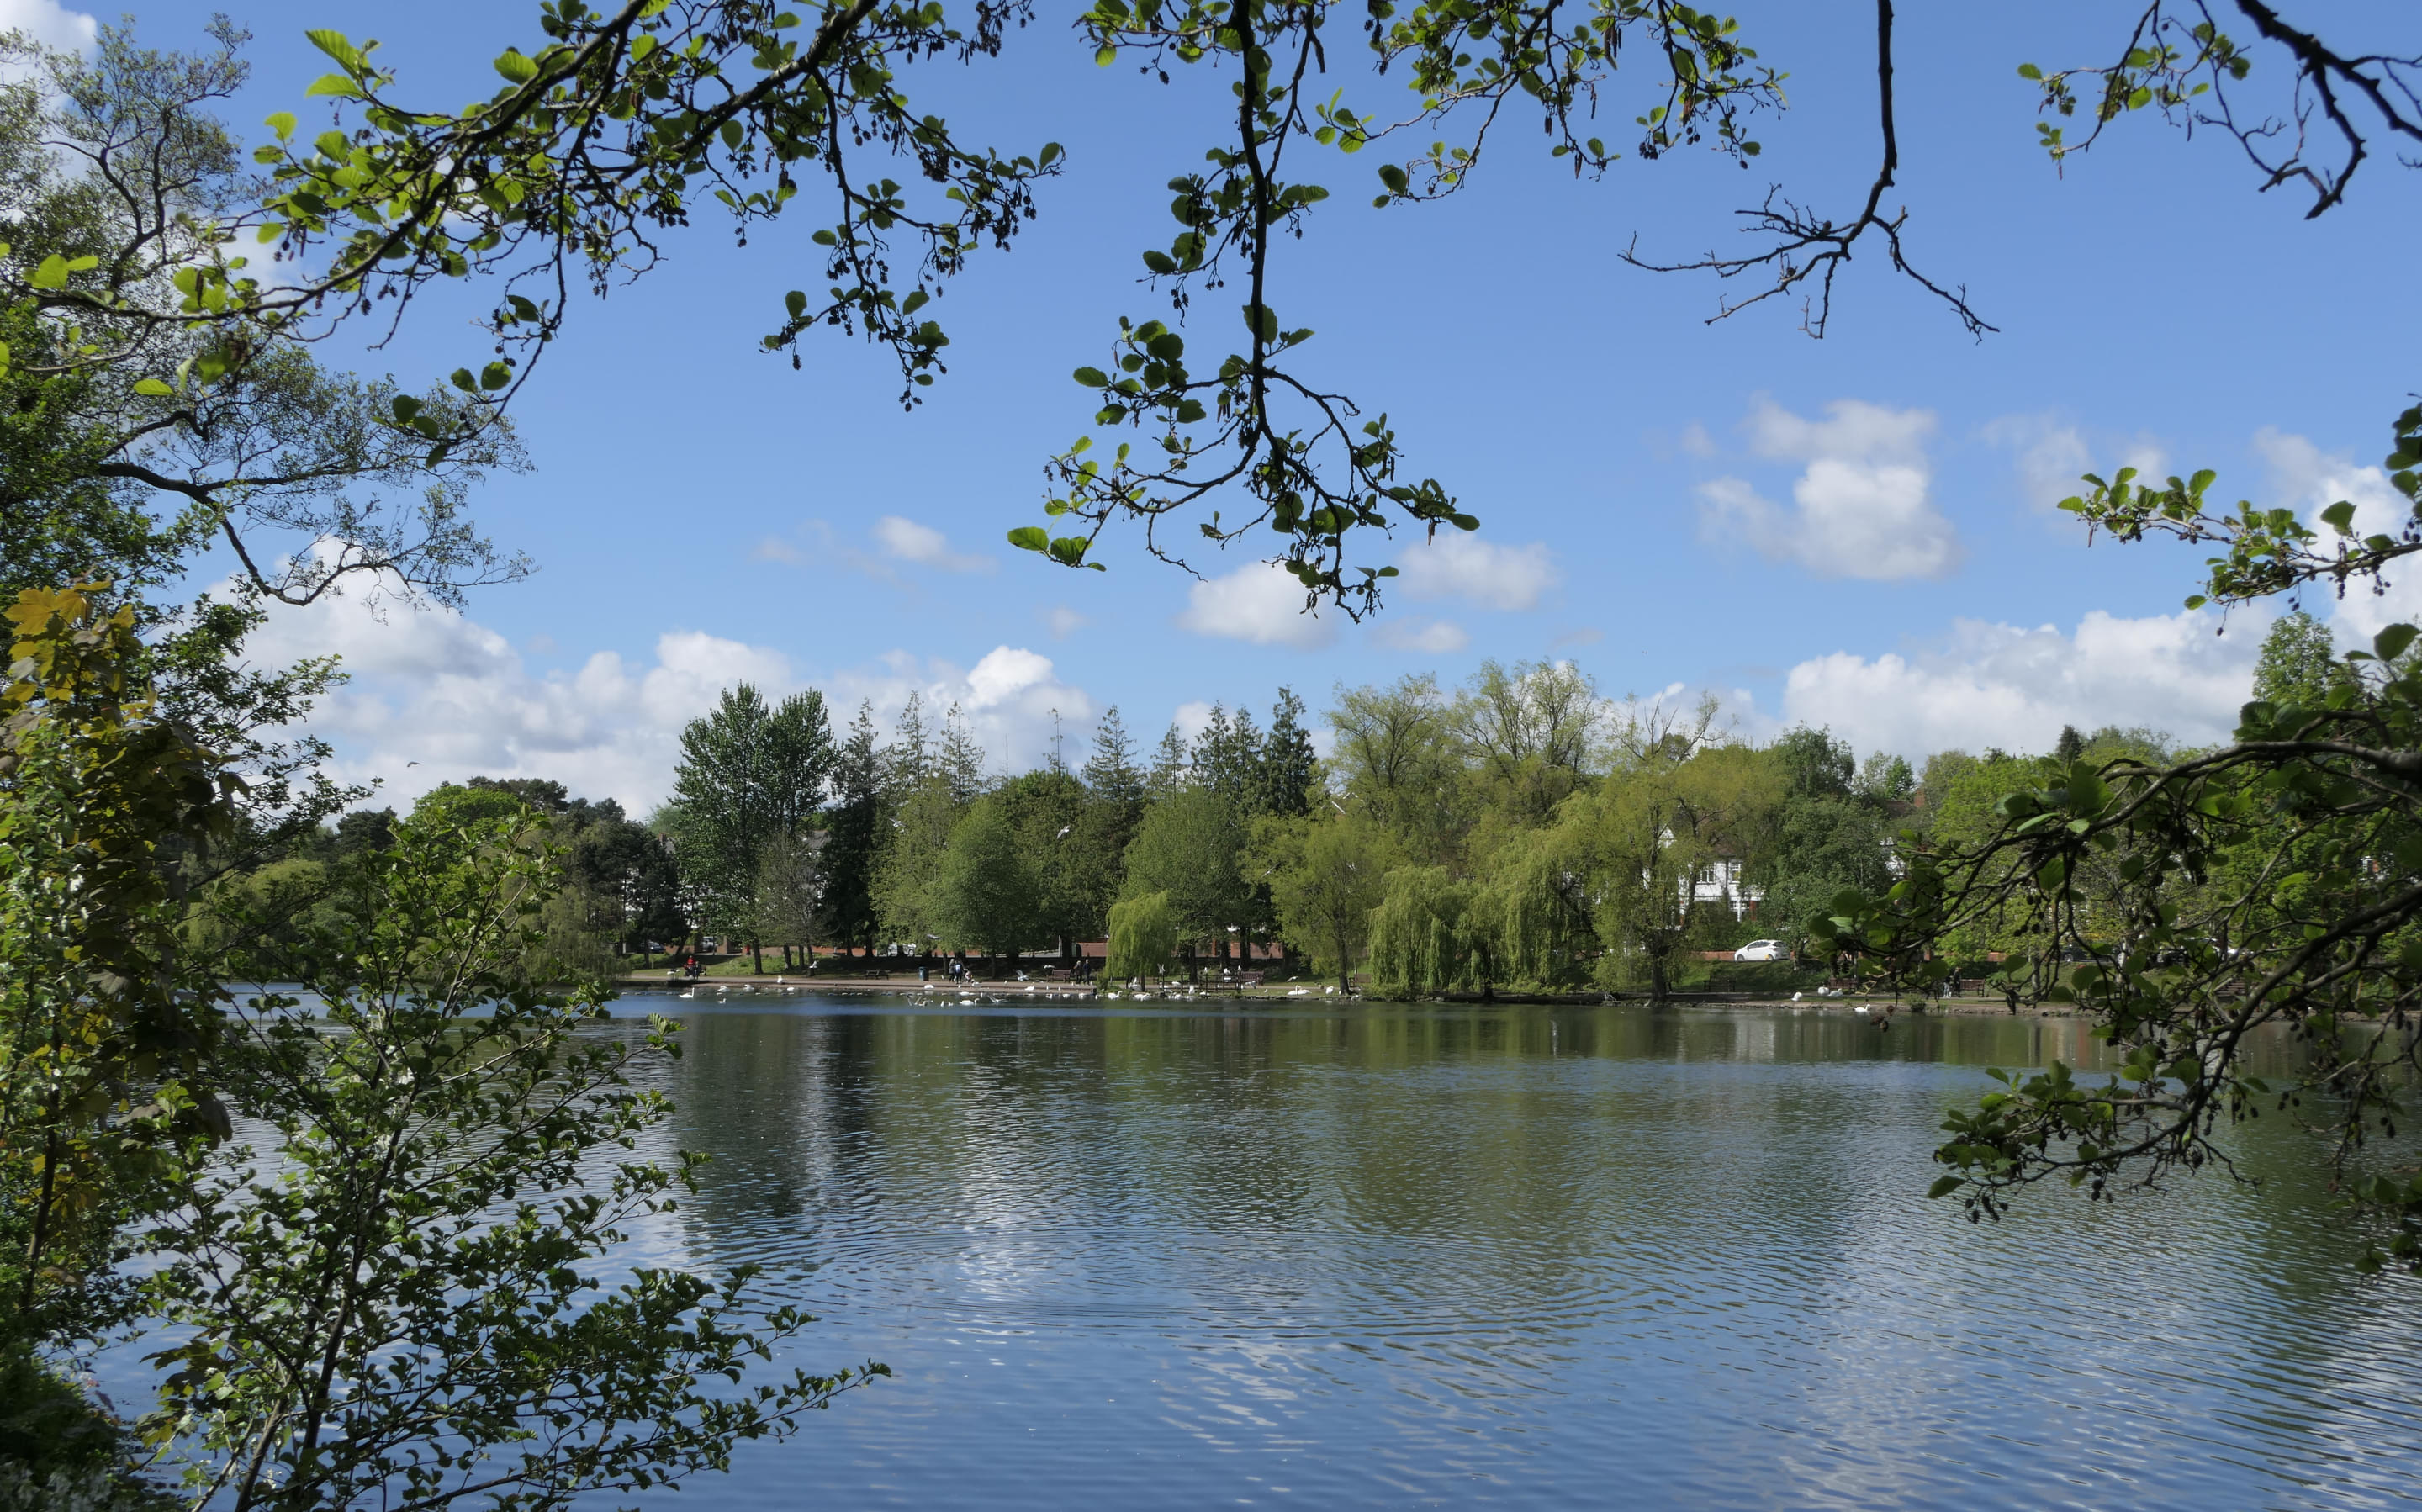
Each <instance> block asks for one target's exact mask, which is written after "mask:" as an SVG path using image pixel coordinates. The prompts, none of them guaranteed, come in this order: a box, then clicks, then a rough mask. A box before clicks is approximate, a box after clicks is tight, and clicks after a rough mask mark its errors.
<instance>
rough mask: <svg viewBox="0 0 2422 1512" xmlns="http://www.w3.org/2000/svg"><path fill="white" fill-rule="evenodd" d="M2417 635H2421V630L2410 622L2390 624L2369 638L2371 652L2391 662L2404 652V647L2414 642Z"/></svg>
mask: <svg viewBox="0 0 2422 1512" xmlns="http://www.w3.org/2000/svg"><path fill="white" fill-rule="evenodd" d="M2417 635H2422V630H2416V629H2415V628H2414V626H2412V625H2410V624H2392V625H2390V626H2389V627H2388V628H2387V629H2385V630H2383V631H2382V632H2381V633H2380V634H2378V635H2376V636H2374V637H2372V638H2371V650H2372V654H2374V655H2376V656H2378V657H2379V658H2380V659H2381V660H2382V661H2384V662H2393V661H2395V660H2396V659H2397V658H2398V657H2399V656H2402V655H2404V654H2405V648H2406V647H2408V646H2410V645H2412V644H2414V637H2415V636H2417Z"/></svg>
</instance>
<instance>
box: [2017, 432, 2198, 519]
mask: <svg viewBox="0 0 2422 1512" xmlns="http://www.w3.org/2000/svg"><path fill="white" fill-rule="evenodd" d="M1983 435H1984V438H1985V440H1986V441H1987V442H1989V443H1990V444H1991V445H1994V446H1999V447H2007V448H2010V449H2014V450H2016V451H2017V452H2018V454H2019V456H2018V469H2019V489H2020V491H2021V493H2023V494H2024V495H2025V496H2026V499H2027V502H2028V503H2030V504H2032V505H2034V506H2035V507H2036V508H2037V509H2039V510H2044V511H2047V512H2050V511H2054V510H2057V509H2059V508H2060V501H2061V500H2062V499H2065V498H2073V497H2075V496H2078V495H2079V494H2082V493H2083V492H2084V490H2085V484H2084V483H2083V482H2082V481H2080V480H2081V479H2082V478H2083V477H2084V475H2085V474H2087V473H2090V472H2100V471H2101V469H2102V468H2103V467H2105V466H2108V467H2111V468H2113V469H2114V471H2115V470H2116V469H2117V468H2119V467H2133V468H2135V469H2136V471H2137V473H2138V474H2139V475H2140V476H2143V477H2147V478H2152V479H2160V478H2161V477H2162V476H2163V470H2164V469H2165V468H2166V467H2167V466H2168V465H2169V458H2168V457H2167V456H2166V455H2165V454H2164V453H2163V452H2162V449H2161V447H2160V446H2159V445H2158V444H2156V443H2155V442H2154V441H2153V439H2152V438H2151V437H2149V436H2143V435H2140V436H2138V437H2136V438H2135V439H2134V440H2133V441H2131V442H2128V443H2126V444H2124V445H2109V446H2106V447H2104V448H2103V449H2101V450H2100V454H2099V455H2098V452H2097V449H2095V448H2094V447H2091V446H2089V445H2088V444H2087V443H2086V439H2085V433H2084V432H2083V431H2081V430H2079V429H2078V428H2077V427H2076V426H2074V425H2064V424H2061V423H2060V422H2059V421H2057V420H2056V419H2054V418H2053V417H2051V416H2049V415H2005V416H2004V417H2001V418H2000V419H1998V420H1995V421H1993V422H1992V423H1991V424H1989V425H1988V426H1986V427H1985V429H1984V432H1983ZM2102 476H2104V477H2106V478H2108V477H2110V476H2111V473H2108V472H2105V473H2102Z"/></svg>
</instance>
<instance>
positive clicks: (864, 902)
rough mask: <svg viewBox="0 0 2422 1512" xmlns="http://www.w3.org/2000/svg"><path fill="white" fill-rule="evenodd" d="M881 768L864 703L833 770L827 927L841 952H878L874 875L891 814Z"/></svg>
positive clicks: (880, 753)
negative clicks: (853, 948)
mask: <svg viewBox="0 0 2422 1512" xmlns="http://www.w3.org/2000/svg"><path fill="white" fill-rule="evenodd" d="M883 768H884V751H883V749H882V748H881V747H879V746H878V745H876V743H875V738H874V708H873V704H871V703H867V702H860V703H859V704H858V706H857V717H856V718H855V719H852V720H851V721H850V725H849V738H848V739H847V740H846V741H843V742H842V743H841V750H840V754H839V756H838V758H837V759H836V761H835V762H834V764H833V774H832V790H833V794H832V796H833V802H832V810H831V813H830V816H829V818H828V819H827V820H826V831H827V838H826V842H825V851H824V865H825V891H824V927H825V932H826V935H827V936H828V937H830V938H831V939H832V941H833V942H834V943H835V944H836V945H840V946H843V947H849V946H858V945H863V946H865V947H866V948H867V949H868V950H873V948H874V923H875V908H874V874H875V867H876V864H877V862H878V861H879V859H880V858H881V849H882V843H883V838H884V834H885V832H886V831H887V830H888V829H889V814H890V807H889V803H888V801H887V799H886V795H885V791H884V781H883Z"/></svg>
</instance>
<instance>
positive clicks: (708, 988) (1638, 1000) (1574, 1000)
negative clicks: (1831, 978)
mask: <svg viewBox="0 0 2422 1512" xmlns="http://www.w3.org/2000/svg"><path fill="white" fill-rule="evenodd" d="M614 985H616V986H618V987H623V988H629V989H638V990H645V991H650V992H672V993H675V994H676V995H678V996H681V997H694V996H696V995H697V994H699V993H701V992H702V993H704V994H705V995H706V996H707V997H709V998H715V999H721V1000H725V1001H727V1002H728V1001H729V1000H730V999H731V996H732V995H734V994H745V995H747V996H750V997H755V996H758V995H761V994H762V995H763V996H765V997H767V998H769V999H774V1000H779V999H781V998H783V997H786V996H788V995H790V994H793V993H799V992H889V993H902V994H908V995H912V996H917V997H922V998H927V999H930V1000H934V1001H936V1002H966V1003H968V1004H970V1005H975V1004H979V1003H993V1004H1000V1003H1009V1002H1018V1001H1033V1002H1082V1003H1089V1004H1090V1003H1094V1002H1104V1003H1108V1002H1118V1001H1131V1002H1198V1003H1199V1002H1238V1003H1251V1004H1255V1005H1266V1006H1269V1007H1280V1006H1283V1005H1287V1004H1299V1005H1309V1004H1311V1003H1314V1002H1327V1003H1332V1004H1333V1003H1336V1002H1338V1001H1339V999H1338V998H1337V997H1336V995H1335V994H1333V993H1330V994H1323V993H1322V992H1321V991H1320V990H1319V987H1318V986H1317V985H1313V987H1312V988H1311V989H1310V990H1308V991H1306V990H1303V984H1297V985H1296V986H1294V987H1288V986H1281V985H1262V986H1250V987H1245V986H1220V985H1218V984H1196V985H1195V986H1193V987H1190V988H1189V987H1187V986H1185V985H1183V984H1173V985H1171V986H1168V987H1156V988H1153V989H1150V990H1147V991H1131V990H1128V989H1125V988H1116V987H1114V988H1112V989H1110V990H1109V992H1108V993H1107V994H1106V993H1104V992H1103V991H1101V989H1099V988H1098V987H1097V986H1096V985H1095V984H1093V983H1090V982H970V983H967V984H958V983H952V982H949V981H936V982H918V981H914V980H903V979H901V978H897V977H844V976H829V977H828V976H824V975H821V974H819V975H816V976H812V977H802V978H799V979H798V980H796V981H794V980H792V978H791V977H790V975H789V974H788V973H785V974H782V975H779V976H778V975H770V974H769V975H766V976H712V977H699V978H696V979H690V978H684V977H667V976H665V975H663V974H662V973H658V972H650V973H644V974H638V975H633V976H625V977H619V978H616V979H615V981H614ZM1345 1001H1348V1002H1356V1003H1360V1002H1362V1001H1363V1000H1362V999H1360V998H1354V999H1347V1000H1345ZM1434 1001H1442V1002H1445V1003H1448V1004H1451V1005H1453V1006H1455V1007H1475V1006H1480V1005H1481V999H1480V997H1479V995H1478V994H1476V993H1455V994H1453V995H1452V996H1450V997H1447V998H1445V999H1442V1000H1434ZM1652 1001H1653V1000H1652V999H1650V998H1649V997H1648V996H1647V994H1645V993H1629V992H1627V993H1615V994H1612V995H1609V994H1603V993H1580V992H1575V993H1557V994H1552V995H1551V994H1545V993H1500V994H1498V995H1497V997H1496V998H1495V999H1494V1003H1495V1004H1496V1005H1498V1006H1502V1007H1509V1008H1512V1007H1556V1008H1596V1007H1609V1006H1612V1005H1614V1004H1617V1003H1631V1004H1639V1005H1647V1004H1649V1003H1651V1002H1652ZM1665 1002H1666V1005H1667V1006H1669V1007H1675V1008H1757V1009H1768V1008H1790V1009H1796V1010H1800V1011H1803V1012H1805V1011H1815V1012H1817V1013H1841V1014H1859V1013H1862V1012H1864V1013H1865V1014H1866V1015H1868V1016H1889V1015H1895V1014H1912V1015H1921V1016H1925V1015H1931V1016H1957V1017H1963V1018H1981V1017H1993V1018H2006V1017H2010V1016H2012V1014H2011V1011H2010V1009H2009V1008H2008V1007H2007V1006H2006V1005H2005V1004H2003V1003H2001V1002H1999V1001H1996V1000H1991V999H1988V998H1946V999H1943V1000H1940V1001H1937V1002H1930V1003H1926V1004H1923V1005H1920V1004H1915V1003H1909V1002H1904V1003H1901V1004H1898V1005H1895V1004H1894V1002H1893V1000H1892V999H1891V998H1890V997H1888V996H1882V995H1874V996H1864V997H1861V996H1850V997H1840V998H1819V997H1815V996H1813V995H1812V996H1806V997H1802V998H1801V999H1799V1000H1796V1001H1795V1000H1792V999H1790V998H1780V997H1775V996H1773V995H1771V994H1766V993H1729V992H1722V993H1716V992H1709V993H1691V992H1683V993H1675V994H1674V995H1673V996H1672V997H1670V998H1668V999H1666V1000H1665ZM1879 1009H1880V1010H1882V1014H1881V1015H1879V1013H1878V1010H1879ZM2017 1016H2021V1017H2033V1018H2069V1017H2074V1016H2075V1013H2074V1010H2071V1009H2068V1008H2065V1007H2057V1006H2052V1005H2049V1004H2048V1005H2045V1006H2042V1007H2038V1008H2033V1009H2021V1010H2020V1011H2019V1013H2018V1015H2017Z"/></svg>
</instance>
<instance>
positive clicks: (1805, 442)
mask: <svg viewBox="0 0 2422 1512" xmlns="http://www.w3.org/2000/svg"><path fill="white" fill-rule="evenodd" d="M1826 415H1827V418H1825V419H1822V420H1811V419H1806V418H1803V417H1801V416H1798V415H1794V414H1792V413H1791V412H1790V411H1788V410H1785V409H1782V408H1779V407H1778V406H1776V405H1774V404H1772V403H1770V402H1765V401H1760V402H1759V403H1758V406H1757V408H1756V409H1755V410H1754V411H1752V412H1751V415H1750V417H1749V420H1748V422H1747V424H1746V426H1745V427H1744V429H1745V430H1746V431H1747V432H1748V433H1749V437H1750V445H1751V448H1752V449H1754V451H1756V452H1757V454H1758V455H1760V456H1762V457H1769V458H1775V459H1781V460H1790V461H1797V462H1803V463H1805V464H1806V466H1805V467H1804V468H1803V469H1802V471H1801V475H1800V478H1799V480H1798V481H1797V482H1795V483H1793V484H1792V489H1791V495H1792V498H1793V499H1794V500H1795V501H1796V502H1797V504H1798V506H1799V508H1798V509H1797V510H1786V509H1784V508H1783V507H1781V506H1780V505H1777V504H1775V503H1773V502H1772V501H1770V500H1769V499H1767V498H1766V497H1764V496H1761V495H1760V494H1759V493H1758V492H1757V490H1756V489H1755V488H1754V487H1753V486H1752V485H1751V484H1750V483H1748V482H1747V481H1745V480H1741V479H1738V478H1718V479H1715V480H1712V481H1709V482H1706V483H1702V484H1700V485H1699V488H1698V494H1699V498H1700V529H1701V533H1702V535H1703V536H1704V537H1705V538H1706V539H1707V540H1708V541H1709V542H1711V543H1716V544H1720V545H1737V544H1747V545H1749V546H1751V547H1752V548H1754V549H1755V550H1757V551H1758V552H1760V553H1762V554H1764V555H1766V556H1768V557H1771V558H1775V559H1785V560H1793V561H1797V562H1799V563H1800V564H1801V565H1802V566H1804V567H1806V568H1808V569H1809V570H1810V571H1811V572H1814V573H1816V574H1817V575H1819V576H1823V577H1861V578H1869V579H1876V580H1890V579H1894V578H1902V577H1942V576H1946V575H1949V574H1950V573H1951V572H1952V571H1953V570H1954V569H1956V568H1957V567H1958V565H1959V562H1960V559H1961V558H1962V557H1963V556H1964V554H1965V553H1964V552H1963V550H1962V549H1961V547H1960V544H1959V538H1958V532H1957V531H1956V530H1954V529H1953V528H1952V526H1951V522H1950V521H1949V520H1947V519H1945V518H1944V517H1943V516H1942V514H1941V513H1940V512H1937V511H1936V510H1935V508H1934V505H1933V502H1932V500H1931V498H1930V497H1929V495H1930V492H1931V485H1932V481H1933V477H1932V468H1931V465H1930V464H1929V463H1928V461H1927V455H1926V448H1925V442H1926V438H1927V436H1928V435H1929V434H1931V433H1933V430H1934V417H1933V415H1932V414H1931V413H1929V412H1927V411H1926V410H1891V409H1886V408H1884V407H1882V406H1881V405H1878V404H1869V403H1866V402H1863V401H1860V400H1851V399H1845V400H1836V401H1835V402H1832V404H1829V405H1827V406H1826Z"/></svg>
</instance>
